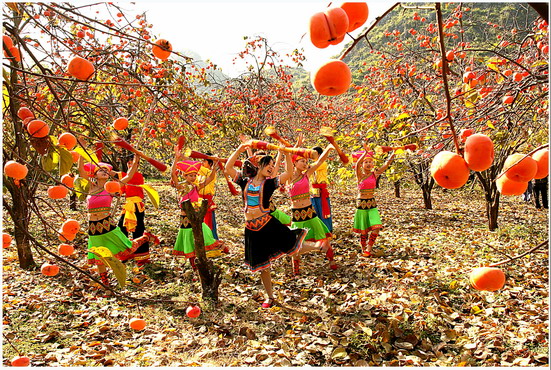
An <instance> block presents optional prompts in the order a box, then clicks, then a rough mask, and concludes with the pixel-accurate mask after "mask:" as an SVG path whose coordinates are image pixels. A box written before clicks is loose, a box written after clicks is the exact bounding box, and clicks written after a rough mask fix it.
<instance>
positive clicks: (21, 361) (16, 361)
mask: <svg viewBox="0 0 551 370" xmlns="http://www.w3.org/2000/svg"><path fill="white" fill-rule="evenodd" d="M10 364H11V366H14V367H15V366H17V367H26V366H29V365H30V364H31V359H30V358H29V357H27V356H15V357H14V358H12V359H11V362H10Z"/></svg>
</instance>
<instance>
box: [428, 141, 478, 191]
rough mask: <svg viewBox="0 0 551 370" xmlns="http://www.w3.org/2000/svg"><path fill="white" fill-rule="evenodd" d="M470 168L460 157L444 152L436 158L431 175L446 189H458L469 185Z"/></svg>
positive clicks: (433, 161)
mask: <svg viewBox="0 0 551 370" xmlns="http://www.w3.org/2000/svg"><path fill="white" fill-rule="evenodd" d="M469 173H470V171H469V167H468V166H467V162H465V160H464V159H463V157H461V156H460V155H458V154H456V153H453V152H450V151H447V150H444V151H442V152H440V153H438V154H437V155H435V156H434V158H433V160H432V163H431V165H430V174H431V176H432V177H433V178H434V181H436V183H437V184H438V185H440V186H441V187H443V188H446V189H457V188H460V187H462V186H463V185H465V184H466V183H467V180H468V179H469Z"/></svg>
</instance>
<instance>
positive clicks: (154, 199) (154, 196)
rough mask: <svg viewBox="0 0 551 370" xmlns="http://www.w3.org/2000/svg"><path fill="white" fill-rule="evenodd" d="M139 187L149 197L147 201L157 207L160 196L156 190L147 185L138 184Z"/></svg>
mask: <svg viewBox="0 0 551 370" xmlns="http://www.w3.org/2000/svg"><path fill="white" fill-rule="evenodd" d="M140 187H141V188H142V189H143V190H145V193H146V194H147V197H148V198H149V201H150V202H151V203H152V204H153V207H155V209H159V202H160V198H159V193H158V192H157V190H155V189H153V188H152V187H151V186H149V185H145V184H144V185H140Z"/></svg>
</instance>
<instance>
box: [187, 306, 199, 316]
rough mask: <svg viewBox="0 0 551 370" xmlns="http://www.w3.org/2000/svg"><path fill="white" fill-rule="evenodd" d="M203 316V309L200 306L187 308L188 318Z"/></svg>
mask: <svg viewBox="0 0 551 370" xmlns="http://www.w3.org/2000/svg"><path fill="white" fill-rule="evenodd" d="M200 314H201V308H199V306H189V307H188V308H186V315H187V317H191V318H195V317H199V315H200Z"/></svg>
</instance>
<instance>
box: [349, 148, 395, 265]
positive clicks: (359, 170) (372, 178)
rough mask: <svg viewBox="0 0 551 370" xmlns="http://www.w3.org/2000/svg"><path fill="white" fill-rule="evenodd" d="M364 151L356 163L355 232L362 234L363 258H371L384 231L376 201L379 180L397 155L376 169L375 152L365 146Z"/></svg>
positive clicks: (392, 155)
mask: <svg viewBox="0 0 551 370" xmlns="http://www.w3.org/2000/svg"><path fill="white" fill-rule="evenodd" d="M364 148H365V151H363V152H362V153H361V155H360V157H359V158H358V162H357V163H356V180H357V182H358V190H359V194H358V205H357V209H356V214H355V215H354V228H353V231H354V232H356V233H359V234H360V244H361V247H362V256H363V257H370V256H371V253H372V252H373V245H374V244H375V240H376V239H377V237H378V236H379V233H380V231H381V229H382V227H383V226H382V225H381V216H380V215H379V211H378V209H377V202H376V201H375V188H376V185H377V178H378V177H379V176H380V175H381V174H382V173H383V172H385V171H386V169H387V168H388V166H390V164H391V163H392V161H393V160H394V156H395V155H396V153H394V152H393V153H392V154H391V155H390V157H389V158H388V160H387V161H386V162H385V164H384V165H383V166H381V167H380V168H377V169H375V168H374V163H373V152H370V151H369V148H368V147H367V145H366V144H364Z"/></svg>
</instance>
